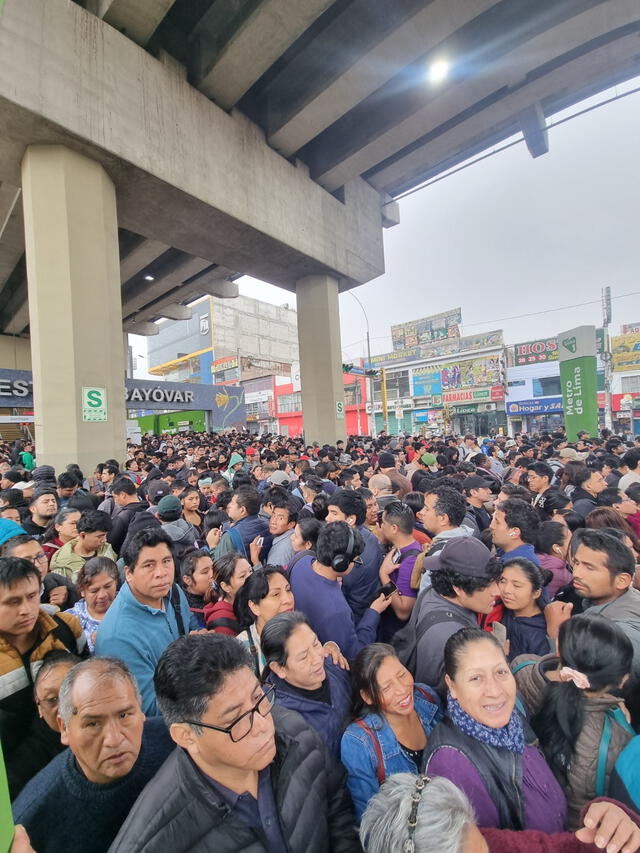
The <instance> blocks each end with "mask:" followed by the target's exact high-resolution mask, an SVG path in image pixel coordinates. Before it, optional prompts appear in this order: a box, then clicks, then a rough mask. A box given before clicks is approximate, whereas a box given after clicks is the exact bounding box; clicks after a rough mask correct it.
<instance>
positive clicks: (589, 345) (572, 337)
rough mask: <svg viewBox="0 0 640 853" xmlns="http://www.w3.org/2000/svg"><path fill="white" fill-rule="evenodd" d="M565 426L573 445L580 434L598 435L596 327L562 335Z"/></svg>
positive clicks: (571, 330) (560, 352) (587, 327)
mask: <svg viewBox="0 0 640 853" xmlns="http://www.w3.org/2000/svg"><path fill="white" fill-rule="evenodd" d="M558 350H559V354H560V384H561V386H562V401H563V405H564V425H565V429H566V431H567V438H568V439H569V441H575V440H576V439H577V437H578V432H580V431H581V430H586V431H587V432H588V433H589V435H591V436H597V434H598V379H597V366H596V329H595V326H578V327H577V328H575V329H569V331H568V332H563V333H562V334H560V335H558Z"/></svg>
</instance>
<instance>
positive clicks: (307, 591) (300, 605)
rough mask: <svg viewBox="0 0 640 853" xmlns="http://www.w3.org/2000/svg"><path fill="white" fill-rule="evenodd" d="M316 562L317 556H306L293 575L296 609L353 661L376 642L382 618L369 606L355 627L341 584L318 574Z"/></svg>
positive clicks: (292, 584)
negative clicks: (359, 653)
mask: <svg viewBox="0 0 640 853" xmlns="http://www.w3.org/2000/svg"><path fill="white" fill-rule="evenodd" d="M314 561H315V555H314V554H310V555H309V556H308V557H303V558H302V559H301V560H300V561H299V562H298V563H296V565H295V567H294V569H293V571H292V572H291V575H290V578H289V581H290V583H291V591H292V592H293V597H294V600H295V603H296V610H301V611H302V612H303V613H304V615H305V616H306V617H307V619H308V620H309V624H310V625H311V627H312V628H313V630H314V631H315V632H316V634H317V635H318V639H319V640H320V642H321V643H327V642H329V640H333V641H334V642H336V643H337V644H338V645H339V646H340V651H341V652H342V654H343V655H344V656H345V657H346V658H347V659H348V660H353V658H354V657H355V656H356V655H357V654H358V652H359V651H360V649H362V648H364V646H367V645H369V643H375V641H376V634H377V632H378V623H379V622H380V615H379V614H378V613H376V611H375V610H372V609H371V608H370V607H368V608H367V609H366V610H365V611H364V613H363V614H362V617H361V619H360V621H359V622H358V623H357V625H354V622H353V616H352V613H351V608H350V607H349V605H348V604H347V601H346V599H345V597H344V595H343V594H342V589H341V588H340V584H339V583H338V581H337V580H335V581H332V580H329V579H328V578H323V577H322V576H321V575H319V574H317V573H316V572H314V571H313V569H312V568H311V565H312V563H313V562H314Z"/></svg>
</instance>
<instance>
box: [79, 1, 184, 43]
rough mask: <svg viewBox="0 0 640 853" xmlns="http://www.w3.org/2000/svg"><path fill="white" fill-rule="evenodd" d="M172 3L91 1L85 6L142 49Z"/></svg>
mask: <svg viewBox="0 0 640 853" xmlns="http://www.w3.org/2000/svg"><path fill="white" fill-rule="evenodd" d="M174 3H175V0H91V3H90V4H87V6H88V8H89V9H90V11H94V9H95V11H94V14H96V15H97V16H98V17H99V18H102V19H103V20H105V21H106V22H107V23H108V24H111V26H112V27H115V28H116V29H117V30H121V31H122V32H123V33H124V35H126V36H127V38H130V39H132V40H133V41H135V42H137V44H139V45H142V46H143V47H144V45H145V44H146V43H147V42H148V41H149V39H150V38H151V36H152V35H153V34H154V32H155V31H156V29H157V28H158V25H159V24H160V22H161V21H162V19H163V18H164V16H165V15H166V14H167V12H168V11H169V9H170V8H171V7H172V6H173V4H174ZM92 7H93V8H92Z"/></svg>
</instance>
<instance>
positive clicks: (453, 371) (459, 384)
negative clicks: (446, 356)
mask: <svg viewBox="0 0 640 853" xmlns="http://www.w3.org/2000/svg"><path fill="white" fill-rule="evenodd" d="M441 375H442V389H443V391H450V390H453V389H454V388H481V387H482V386H484V385H497V384H498V383H499V382H500V357H499V356H497V355H493V356H487V357H486V358H474V359H471V360H469V361H460V362H452V363H449V364H443V365H442V370H441Z"/></svg>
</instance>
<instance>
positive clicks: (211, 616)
mask: <svg viewBox="0 0 640 853" xmlns="http://www.w3.org/2000/svg"><path fill="white" fill-rule="evenodd" d="M204 621H205V624H206V626H207V628H208V629H209V630H210V631H213V632H214V633H216V634H226V635H227V636H228V637H237V636H238V634H239V633H240V624H239V623H238V620H237V619H236V615H235V613H234V612H233V604H230V603H229V602H228V601H224V600H220V601H216V603H215V604H207V605H206V606H205V608H204Z"/></svg>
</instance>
